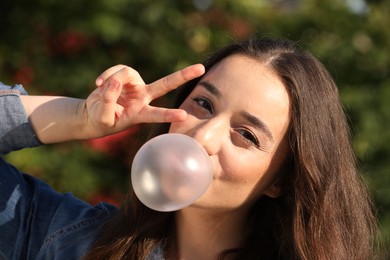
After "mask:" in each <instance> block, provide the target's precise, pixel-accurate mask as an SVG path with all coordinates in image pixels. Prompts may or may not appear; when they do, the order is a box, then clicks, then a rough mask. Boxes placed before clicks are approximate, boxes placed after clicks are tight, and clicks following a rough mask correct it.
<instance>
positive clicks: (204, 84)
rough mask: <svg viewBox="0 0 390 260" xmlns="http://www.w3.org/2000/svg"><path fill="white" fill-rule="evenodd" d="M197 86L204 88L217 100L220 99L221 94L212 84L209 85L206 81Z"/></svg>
mask: <svg viewBox="0 0 390 260" xmlns="http://www.w3.org/2000/svg"><path fill="white" fill-rule="evenodd" d="M199 85H200V86H202V87H204V88H205V89H206V90H208V91H209V92H210V93H211V94H213V95H214V96H216V97H218V98H220V97H221V96H222V95H221V92H219V90H218V88H217V87H216V86H214V85H213V84H211V83H210V82H208V81H202V82H199Z"/></svg>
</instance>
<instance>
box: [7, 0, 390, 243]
mask: <svg viewBox="0 0 390 260" xmlns="http://www.w3.org/2000/svg"><path fill="white" fill-rule="evenodd" d="M195 2H196V3H201V4H203V5H204V6H205V10H201V9H199V10H198V9H196V8H195V5H194V4H193V3H195ZM208 3H210V4H211V5H210V6H209V7H208ZM345 3H355V6H352V7H362V8H360V9H359V8H352V7H349V8H348V7H347V5H345ZM359 3H360V4H362V5H360V6H358V5H356V4H359ZM0 5H1V6H0V17H2V22H1V23H0V31H1V32H2V33H1V34H2V39H1V41H0V79H1V81H3V82H5V83H9V84H14V83H22V84H24V85H25V86H26V88H27V89H28V90H29V92H30V93H31V94H36V93H37V94H46V93H55V94H57V95H69V96H76V97H85V96H86V95H87V94H88V93H89V92H90V91H91V89H92V88H93V87H94V80H95V78H96V77H97V76H98V75H99V73H101V72H103V71H104V70H105V69H106V68H108V67H110V66H112V65H114V64H118V63H123V64H127V65H130V66H132V67H134V68H135V69H137V70H138V71H139V72H140V74H141V75H142V76H143V77H144V79H145V81H146V82H151V81H153V80H156V79H158V78H159V77H161V76H163V75H165V74H168V73H171V72H173V71H174V70H176V69H178V68H181V67H184V66H185V65H188V64H191V63H195V62H199V61H201V60H203V58H204V57H205V56H206V55H207V54H208V53H209V52H210V51H212V50H215V49H216V48H219V47H220V46H222V45H224V44H226V43H227V42H230V41H231V39H232V38H233V39H236V38H245V37H248V36H249V35H251V34H253V33H258V34H267V35H275V36H283V37H288V38H292V39H294V40H296V41H299V42H301V43H302V45H304V47H307V48H308V49H309V50H311V51H312V52H313V53H314V54H315V55H316V56H318V57H319V58H320V60H322V61H323V62H324V63H325V65H326V66H327V67H328V68H329V69H330V71H331V73H332V74H333V75H334V77H335V80H336V82H337V83H338V85H339V87H340V93H341V98H342V101H343V103H344V105H345V108H346V111H347V113H348V116H349V119H350V123H351V128H352V137H353V142H354V147H355V150H356V152H357V156H358V159H359V163H360V165H361V168H362V173H363V175H364V177H365V178H366V179H367V181H368V185H369V187H370V189H371V191H372V193H373V195H374V199H375V203H376V205H377V206H378V209H379V217H380V220H381V223H382V227H383V228H382V229H383V233H384V234H385V235H386V236H385V239H387V240H388V239H390V188H389V187H390V163H389V158H390V148H389V144H390V131H389V129H390V125H389V124H390V103H389V101H388V100H390V80H389V79H390V77H389V73H390V72H389V70H390V69H389V68H390V49H389V47H388V43H389V42H390V30H389V29H388V25H389V24H390V16H389V15H388V14H389V13H390V4H389V1H367V2H366V3H365V2H364V1H363V0H362V1H357V0H356V1H345V2H344V1H338V0H329V1H314V0H301V1H287V0H281V1H256V0H244V1H223V0H214V1H211V0H209V1H207V0H197V1H195V0H194V1H189V0H185V1H179V0H176V1H175V0H163V1H154V2H150V3H148V2H147V1H141V0H131V1H130V0H111V1H103V0H97V1H92V0H79V1H67V2H65V1H60V0H59V1H48V0H36V1H33V2H32V1H11V0H6V1H2V3H1V4H0ZM207 7H208V8H207ZM354 9H356V10H358V11H356V10H354ZM141 134H142V133H141ZM136 136H137V135H131V138H128V140H129V142H128V143H126V144H125V145H122V146H118V144H115V145H112V140H111V141H103V142H102V144H103V149H102V147H100V148H96V146H93V145H91V144H90V143H81V144H80V143H70V144H61V145H53V146H48V147H40V148H36V149H28V150H25V151H21V152H17V153H12V154H10V155H8V156H7V157H8V159H9V160H10V161H12V162H13V163H15V164H16V165H18V166H19V167H21V168H23V169H24V170H25V171H27V172H31V173H33V174H35V175H38V176H40V177H42V178H44V179H45V180H46V181H47V182H49V183H50V184H52V185H53V186H54V187H55V188H57V189H59V190H60V191H68V190H71V191H73V192H74V193H76V194H77V195H78V196H81V197H83V198H88V197H89V196H90V194H91V193H93V194H96V193H101V192H104V193H107V194H114V193H115V192H116V191H117V190H119V191H122V192H123V191H124V190H126V187H127V178H128V176H127V171H128V165H129V162H128V161H127V159H123V158H124V157H125V158H127V157H126V156H127V155H128V154H129V153H132V152H134V150H135V149H136V148H134V145H133V142H134V141H135V140H136V139H137V138H136ZM104 147H105V148H104ZM107 147H111V148H110V149H108V150H109V151H110V152H107V151H108V150H107V149H106V148H107ZM113 151H114V152H113Z"/></svg>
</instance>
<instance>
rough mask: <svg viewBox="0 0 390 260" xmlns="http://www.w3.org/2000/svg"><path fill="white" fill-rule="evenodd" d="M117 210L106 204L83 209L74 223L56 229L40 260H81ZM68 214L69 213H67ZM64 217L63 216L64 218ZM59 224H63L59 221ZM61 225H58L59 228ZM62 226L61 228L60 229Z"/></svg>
mask: <svg viewBox="0 0 390 260" xmlns="http://www.w3.org/2000/svg"><path fill="white" fill-rule="evenodd" d="M116 211H117V209H116V208H115V207H114V206H112V205H110V204H106V203H100V204H98V205H96V206H94V207H92V206H91V207H90V208H85V209H82V210H81V212H80V214H79V215H78V216H77V217H76V219H74V220H73V221H71V222H69V221H66V222H67V224H66V225H64V226H61V225H59V228H58V229H54V230H53V232H52V233H50V234H49V235H48V236H47V237H46V239H45V241H44V242H43V246H42V247H41V250H40V251H39V253H38V254H37V257H38V258H39V259H41V258H44V259H80V258H82V256H84V255H85V254H86V253H87V252H88V251H89V249H90V248H91V247H92V245H93V243H94V242H95V240H96V238H97V237H98V236H99V234H100V232H101V231H102V229H103V227H104V226H105V224H106V223H107V222H108V221H109V220H110V219H111V218H112V217H113V215H115V213H116ZM66 214H67V213H66ZM62 217H64V216H61V217H60V218H62ZM58 222H60V223H61V222H62V221H61V220H59V221H58ZM58 224H59V223H56V224H55V225H56V226H57V225H58ZM60 226H61V227H60Z"/></svg>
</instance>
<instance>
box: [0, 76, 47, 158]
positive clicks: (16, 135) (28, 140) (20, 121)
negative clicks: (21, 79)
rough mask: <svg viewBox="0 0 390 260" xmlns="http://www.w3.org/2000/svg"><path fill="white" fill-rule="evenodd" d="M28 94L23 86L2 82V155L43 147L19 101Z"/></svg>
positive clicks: (0, 111)
mask: <svg viewBox="0 0 390 260" xmlns="http://www.w3.org/2000/svg"><path fill="white" fill-rule="evenodd" d="M26 94H27V93H26V91H25V90H24V88H23V87H22V86H21V85H15V86H13V87H11V86H7V85H4V84H3V83H1V82H0V155H1V154H6V153H9V152H11V151H15V150H20V149H22V148H26V147H34V146H38V145H41V142H40V141H39V140H38V138H37V136H36V135H35V133H34V130H33V128H32V126H31V124H30V122H29V121H28V117H27V114H26V111H25V110H24V107H23V105H22V102H21V101H20V99H19V95H26Z"/></svg>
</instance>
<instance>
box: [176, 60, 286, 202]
mask: <svg viewBox="0 0 390 260" xmlns="http://www.w3.org/2000/svg"><path fill="white" fill-rule="evenodd" d="M289 107H290V103H289V97H288V94H287V91H286V89H285V87H284V85H283V84H282V82H281V81H280V80H279V78H278V77H277V76H276V75H275V74H274V73H273V72H272V71H270V70H269V69H268V68H267V67H265V66H264V65H263V64H261V63H259V62H258V61H256V60H254V59H251V58H248V57H246V56H243V55H232V56H229V57H227V58H225V59H224V60H222V61H221V62H219V63H218V64H217V65H216V66H214V67H213V68H212V69H211V70H209V71H208V72H207V74H206V75H205V76H204V77H203V78H202V79H201V80H200V82H199V83H198V85H197V86H196V87H195V89H194V90H193V91H192V93H191V94H190V95H189V96H188V97H187V98H186V99H185V101H184V102H183V104H182V105H181V106H180V108H181V109H184V110H185V111H187V113H188V117H187V118H186V120H185V121H182V122H176V123H172V124H171V127H170V130H169V132H170V133H182V134H186V135H188V136H191V137H193V138H194V139H196V140H197V141H198V142H199V143H200V144H202V145H203V146H204V148H205V149H206V151H207V152H208V154H209V156H210V159H211V162H212V165H213V170H214V173H213V174H214V175H213V181H212V184H211V186H210V188H209V189H208V191H207V192H206V193H205V194H204V195H203V196H202V197H201V198H200V199H199V200H198V201H197V202H195V203H194V204H193V205H192V206H193V207H201V208H213V209H224V210H226V209H236V208H239V207H242V206H243V207H245V206H249V205H251V204H252V203H253V202H254V201H255V200H256V199H257V198H259V196H261V195H263V194H266V195H268V196H271V197H276V196H278V194H279V187H278V185H277V182H276V180H275V173H276V171H277V170H278V168H279V167H280V165H281V164H282V162H283V160H284V158H285V155H286V153H287V147H288V144H287V140H286V138H285V136H286V131H287V129H288V126H289V122H290V119H289Z"/></svg>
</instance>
